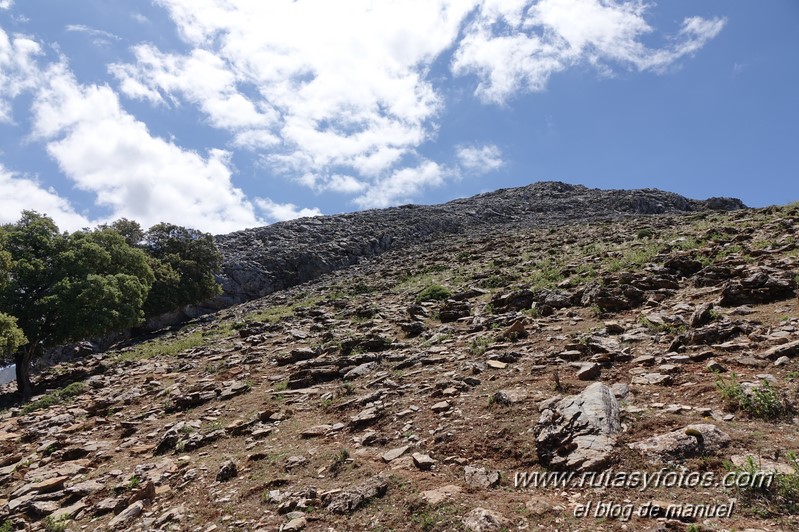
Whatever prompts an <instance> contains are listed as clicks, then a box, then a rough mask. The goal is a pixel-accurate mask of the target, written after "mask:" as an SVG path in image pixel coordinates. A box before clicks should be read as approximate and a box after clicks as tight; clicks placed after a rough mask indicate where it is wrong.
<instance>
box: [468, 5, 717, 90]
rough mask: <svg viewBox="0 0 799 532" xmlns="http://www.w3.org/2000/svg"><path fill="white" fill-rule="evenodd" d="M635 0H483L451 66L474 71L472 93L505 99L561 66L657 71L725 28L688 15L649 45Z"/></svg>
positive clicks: (643, 8) (539, 86)
mask: <svg viewBox="0 0 799 532" xmlns="http://www.w3.org/2000/svg"><path fill="white" fill-rule="evenodd" d="M649 8H650V4H647V3H644V2H642V1H640V0H630V1H624V0H540V1H539V2H530V1H520V0H485V2H484V3H483V6H482V9H480V10H479V12H478V13H477V14H476V16H475V17H474V18H473V20H472V21H471V22H470V23H469V24H468V26H467V28H466V30H465V35H464V38H463V40H462V41H461V43H460V45H459V47H458V50H457V51H456V53H455V56H454V58H453V62H452V71H453V72H454V73H455V74H456V75H464V74H475V75H476V76H477V77H478V79H479V82H478V86H477V89H476V94H477V96H479V97H480V98H481V99H482V100H483V101H485V102H491V103H504V102H505V101H506V100H507V99H508V98H509V97H511V96H513V95H514V94H516V93H518V92H519V91H540V90H543V89H544V88H545V87H546V85H547V82H548V81H549V78H550V77H551V76H552V75H553V74H555V73H557V72H559V71H562V70H564V69H566V68H569V67H572V66H574V65H578V64H589V65H593V66H595V67H597V68H598V69H599V70H600V71H601V72H603V73H605V74H607V73H611V72H612V71H613V66H615V65H620V66H622V67H625V68H632V69H636V70H639V71H644V70H653V71H662V70H663V69H665V68H666V67H668V66H670V65H672V64H674V62H675V61H677V60H678V59H680V58H681V57H684V56H686V55H689V54H692V53H694V52H696V51H697V50H698V49H700V48H701V47H702V46H704V45H705V44H706V43H707V42H708V41H709V40H710V39H712V38H714V37H715V36H716V35H718V33H719V32H720V31H721V29H722V28H723V27H724V24H725V20H724V19H721V18H713V19H704V18H701V17H690V18H686V19H685V20H684V21H683V23H682V26H681V28H680V29H679V31H678V32H677V34H676V35H675V36H674V37H673V38H672V39H671V42H670V43H669V44H668V45H667V46H665V47H663V48H649V47H647V46H646V45H645V44H643V43H642V42H641V38H642V37H643V36H645V35H648V34H651V33H652V32H653V31H654V29H653V28H652V27H651V26H650V25H649V23H648V22H647V21H646V18H645V15H646V12H647V10H648V9H649Z"/></svg>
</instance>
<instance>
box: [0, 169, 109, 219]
mask: <svg viewBox="0 0 799 532" xmlns="http://www.w3.org/2000/svg"><path fill="white" fill-rule="evenodd" d="M23 210H32V211H37V212H40V213H42V214H46V215H48V216H49V217H50V218H52V219H53V220H54V221H55V223H56V224H57V225H58V227H59V228H60V229H65V230H67V231H75V230H77V229H82V228H84V227H90V226H92V225H94V223H93V222H91V221H89V220H88V219H87V218H86V217H84V216H82V215H80V214H78V213H77V212H75V209H74V208H73V207H72V205H70V204H69V202H68V201H67V200H65V199H64V198H62V197H61V196H59V195H58V193H57V192H56V191H55V190H53V188H52V187H48V188H45V187H44V186H42V185H41V184H40V183H39V182H37V181H36V180H35V179H29V178H26V177H22V176H18V175H15V174H14V173H12V172H10V171H8V170H7V169H6V168H4V167H3V165H2V164H0V224H6V223H13V222H16V221H17V220H19V218H20V215H21V214H22V211H23Z"/></svg>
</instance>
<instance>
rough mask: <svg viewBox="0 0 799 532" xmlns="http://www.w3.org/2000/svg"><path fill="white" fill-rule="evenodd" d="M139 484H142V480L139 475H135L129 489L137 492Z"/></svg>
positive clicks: (131, 479) (129, 481)
mask: <svg viewBox="0 0 799 532" xmlns="http://www.w3.org/2000/svg"><path fill="white" fill-rule="evenodd" d="M139 484H141V479H140V478H139V476H138V475H133V476H132V477H130V480H128V489H129V490H135V489H136V488H137V487H138V486H139Z"/></svg>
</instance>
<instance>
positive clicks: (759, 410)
mask: <svg viewBox="0 0 799 532" xmlns="http://www.w3.org/2000/svg"><path fill="white" fill-rule="evenodd" d="M716 388H717V389H718V390H719V392H720V393H721V396H722V398H723V399H724V400H725V401H726V402H727V404H728V405H729V406H730V408H732V409H733V410H738V409H740V410H743V411H744V412H746V413H747V414H749V415H750V416H752V417H756V418H762V419H774V418H777V417H780V416H782V415H784V414H785V413H787V412H788V410H789V409H788V408H787V407H786V405H785V404H783V402H782V400H781V398H780V396H779V393H778V392H777V390H775V389H774V388H773V387H772V386H771V384H770V383H769V382H768V381H766V380H763V381H762V382H761V383H760V384H759V385H758V386H755V387H754V388H752V389H751V391H750V392H749V393H747V392H746V390H744V387H743V386H742V385H741V383H740V382H738V377H737V375H736V374H735V373H733V374H732V379H731V380H729V381H728V380H727V379H724V378H722V377H721V376H716Z"/></svg>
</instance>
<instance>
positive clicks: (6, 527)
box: [0, 521, 14, 532]
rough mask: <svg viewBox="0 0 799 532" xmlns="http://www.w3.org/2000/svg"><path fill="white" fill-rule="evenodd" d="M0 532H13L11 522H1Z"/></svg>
mask: <svg viewBox="0 0 799 532" xmlns="http://www.w3.org/2000/svg"><path fill="white" fill-rule="evenodd" d="M0 532H14V525H12V524H11V521H3V524H0Z"/></svg>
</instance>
